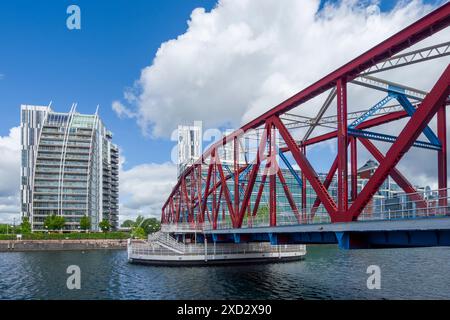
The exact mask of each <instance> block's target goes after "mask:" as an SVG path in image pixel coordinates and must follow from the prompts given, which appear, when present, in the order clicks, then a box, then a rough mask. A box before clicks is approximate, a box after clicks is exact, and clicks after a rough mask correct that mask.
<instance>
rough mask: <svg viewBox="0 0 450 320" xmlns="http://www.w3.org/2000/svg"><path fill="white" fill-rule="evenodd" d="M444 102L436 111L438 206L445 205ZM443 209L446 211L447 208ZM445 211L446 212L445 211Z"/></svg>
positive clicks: (445, 141) (445, 137) (445, 150)
mask: <svg viewBox="0 0 450 320" xmlns="http://www.w3.org/2000/svg"><path fill="white" fill-rule="evenodd" d="M445 107H446V106H445V104H444V105H443V106H442V107H441V108H440V109H439V110H438V112H437V130H438V138H439V141H440V143H441V150H439V151H438V186H439V190H440V191H439V206H440V207H447V196H448V195H447V128H446V126H447V123H446V122H447V121H446V118H445V116H446V112H445ZM444 210H446V211H447V208H445V209H444ZM446 213H447V212H446Z"/></svg>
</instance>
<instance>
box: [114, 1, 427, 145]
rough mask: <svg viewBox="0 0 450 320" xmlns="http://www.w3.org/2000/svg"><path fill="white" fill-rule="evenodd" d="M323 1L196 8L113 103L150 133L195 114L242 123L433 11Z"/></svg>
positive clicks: (161, 132)
mask: <svg viewBox="0 0 450 320" xmlns="http://www.w3.org/2000/svg"><path fill="white" fill-rule="evenodd" d="M319 8H320V1H319V0H304V1H297V0H284V1H276V0H244V1H236V0H220V1H219V2H218V4H217V6H216V8H214V9H213V10H212V11H211V12H206V11H205V10H204V9H202V8H198V9H195V10H194V11H193V12H192V14H191V17H190V20H189V21H188V28H187V31H186V32H185V33H184V34H182V35H180V36H178V37H177V38H176V39H173V40H170V41H167V42H165V43H163V44H162V45H161V47H160V48H159V50H158V51H157V54H156V56H155V57H154V60H153V62H152V64H151V65H150V66H148V67H146V68H144V69H143V70H142V73H141V76H140V78H139V80H138V81H137V82H136V85H135V87H134V88H133V89H132V90H126V95H127V96H128V99H127V100H128V104H129V107H126V108H124V107H123V105H122V104H119V102H115V103H114V106H115V107H114V108H115V109H116V110H118V114H121V115H126V114H129V113H133V115H135V116H136V119H137V122H138V123H139V125H140V126H141V127H142V129H143V131H144V132H145V133H148V134H151V135H152V136H154V137H161V136H169V134H170V132H171V131H172V130H173V129H174V128H175V127H176V125H177V124H178V123H182V122H186V121H193V120H196V119H201V120H203V121H204V124H205V127H220V126H224V125H230V126H234V127H236V126H239V125H241V124H242V123H245V122H247V121H249V120H251V119H252V118H254V117H255V116H257V115H259V114H261V113H263V112H264V111H267V110H268V109H270V108H271V107H273V106H274V105H276V104H277V103H279V102H281V101H283V100H284V99H286V98H288V97H289V96H291V95H292V94H294V93H296V92H298V91H299V90H300V89H302V88H304V87H306V86H307V85H309V84H311V83H312V82H314V81H316V80H318V79H320V78H321V77H322V76H324V75H325V74H327V73H328V72H330V71H332V70H333V69H335V68H337V67H339V66H340V65H342V64H343V63H345V62H347V61H349V60H350V59H351V58H354V57H356V56H357V55H358V54H360V53H363V52H364V51H366V50H367V49H368V48H370V47H372V46H373V45H375V44H377V43H379V42H380V41H382V40H384V39H385V38H386V37H387V36H389V35H392V34H394V33H395V32H396V31H398V30H400V29H401V28H402V27H404V26H406V25H408V24H410V23H411V22H412V21H415V20H417V19H418V18H420V17H421V16H423V15H424V14H426V13H427V12H429V11H430V10H431V9H432V7H431V6H428V5H424V4H423V3H422V2H421V1H409V2H407V1H401V2H399V4H398V5H397V6H396V7H395V8H394V9H393V10H392V11H390V12H387V13H384V12H383V13H382V12H380V10H379V8H378V7H377V6H376V3H373V2H367V1H364V2H360V1H354V0H344V1H342V2H339V3H337V4H336V3H334V4H333V3H330V4H327V5H326V6H325V7H324V8H323V9H322V10H319ZM130 97H132V98H131V99H130ZM119 106H120V107H119ZM130 108H132V109H130ZM124 109H126V110H128V111H124ZM131 110H132V111H131Z"/></svg>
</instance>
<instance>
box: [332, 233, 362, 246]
mask: <svg viewBox="0 0 450 320" xmlns="http://www.w3.org/2000/svg"><path fill="white" fill-rule="evenodd" d="M336 239H337V240H338V245H339V248H340V249H344V250H350V249H368V248H369V243H368V241H367V238H366V236H365V235H364V233H358V232H336Z"/></svg>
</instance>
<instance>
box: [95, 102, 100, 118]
mask: <svg viewBox="0 0 450 320" xmlns="http://www.w3.org/2000/svg"><path fill="white" fill-rule="evenodd" d="M99 108H100V105H99V104H98V105H97V109H96V110H95V115H96V116H98V109H99Z"/></svg>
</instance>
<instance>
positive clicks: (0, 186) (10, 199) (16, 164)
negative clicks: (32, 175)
mask: <svg viewBox="0 0 450 320" xmlns="http://www.w3.org/2000/svg"><path fill="white" fill-rule="evenodd" d="M0 155H1V157H0V177H1V179H0V221H12V220H13V217H16V220H17V219H18V218H19V212H20V208H19V189H20V187H19V186H20V127H15V128H12V129H11V130H10V132H9V135H7V136H0Z"/></svg>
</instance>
